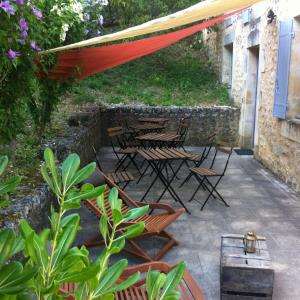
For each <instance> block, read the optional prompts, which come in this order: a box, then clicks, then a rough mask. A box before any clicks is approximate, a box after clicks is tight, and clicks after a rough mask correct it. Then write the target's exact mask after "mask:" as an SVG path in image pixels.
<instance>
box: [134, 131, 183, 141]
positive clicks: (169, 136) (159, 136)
mask: <svg viewBox="0 0 300 300" xmlns="http://www.w3.org/2000/svg"><path fill="white" fill-rule="evenodd" d="M178 138H180V135H179V134H177V133H174V132H163V133H155V132H153V133H147V134H144V135H140V136H137V137H136V139H137V140H140V141H158V142H172V141H174V140H176V139H178Z"/></svg>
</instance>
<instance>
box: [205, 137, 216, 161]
mask: <svg viewBox="0 0 300 300" xmlns="http://www.w3.org/2000/svg"><path fill="white" fill-rule="evenodd" d="M215 137H216V134H215V133H213V134H211V135H209V136H208V137H207V140H206V142H205V146H204V151H203V153H202V158H203V159H206V158H207V157H208V155H209V153H210V151H211V148H212V147H213V145H214V139H215Z"/></svg>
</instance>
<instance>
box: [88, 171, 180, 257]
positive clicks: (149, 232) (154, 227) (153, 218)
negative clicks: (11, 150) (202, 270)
mask: <svg viewBox="0 0 300 300" xmlns="http://www.w3.org/2000/svg"><path fill="white" fill-rule="evenodd" d="M104 179H105V182H106V184H107V189H106V191H105V197H104V200H105V206H106V210H107V211H108V216H109V218H112V212H111V211H110V205H109V202H108V194H109V190H110V188H112V187H116V188H118V187H117V186H116V185H115V184H114V183H113V182H112V181H111V180H110V179H109V178H108V177H107V176H105V175H104ZM118 190H119V198H120V199H122V200H123V207H122V212H123V213H126V212H127V211H128V210H130V209H131V208H134V207H140V206H144V205H149V208H150V210H160V211H163V212H158V213H156V214H151V215H150V214H146V215H145V216H143V217H141V218H138V219H136V220H132V221H130V222H128V223H126V224H124V226H127V225H129V224H133V223H136V222H140V221H143V222H144V223H145V230H144V232H143V233H142V234H141V235H140V236H138V237H136V238H134V239H129V240H127V241H126V243H127V244H126V247H125V249H124V251H126V252H128V253H130V254H132V255H134V256H137V257H140V258H142V259H144V260H147V261H156V260H159V259H160V258H161V257H162V256H163V255H164V254H165V253H166V252H167V251H168V250H169V249H171V248H172V247H173V246H175V245H177V241H176V240H175V238H174V237H173V236H172V235H171V234H170V233H168V232H167V231H166V230H165V229H166V228H167V227H168V226H169V225H170V224H172V223H173V222H174V221H175V220H176V219H177V218H178V217H179V216H180V215H181V214H182V213H184V212H185V209H184V208H180V209H176V210H175V209H173V208H172V207H171V206H169V205H166V204H158V203H146V202H138V201H135V200H133V199H131V198H130V197H129V196H128V195H127V194H126V193H125V192H124V191H122V190H121V189H119V188H118ZM84 203H85V205H86V206H87V208H88V209H89V210H90V211H91V212H92V213H93V214H94V215H96V216H97V217H98V218H99V219H100V218H101V216H102V212H101V210H100V209H99V207H98V205H97V203H96V200H89V201H85V202H84ZM151 236H159V237H163V238H165V239H166V240H167V242H166V243H165V245H164V246H163V247H162V248H161V249H160V250H159V251H158V253H157V254H156V255H154V256H150V255H149V254H147V252H146V251H145V250H143V249H142V247H141V246H139V245H138V244H137V243H136V242H135V240H136V239H141V238H148V237H151ZM84 245H85V246H86V247H96V246H100V245H103V240H100V235H99V234H98V235H97V236H96V237H93V238H92V239H90V240H88V241H87V242H85V243H84ZM128 246H130V247H128Z"/></svg>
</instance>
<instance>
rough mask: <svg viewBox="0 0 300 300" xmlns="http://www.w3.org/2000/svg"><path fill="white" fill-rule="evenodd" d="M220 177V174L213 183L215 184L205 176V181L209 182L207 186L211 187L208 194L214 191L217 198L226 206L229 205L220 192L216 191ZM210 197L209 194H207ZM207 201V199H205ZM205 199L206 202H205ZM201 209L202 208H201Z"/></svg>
mask: <svg viewBox="0 0 300 300" xmlns="http://www.w3.org/2000/svg"><path fill="white" fill-rule="evenodd" d="M221 179H222V176H221V177H220V178H219V179H218V181H217V182H216V183H215V185H213V184H212V183H211V182H210V181H209V180H208V179H207V178H206V180H207V183H208V184H209V186H210V187H211V192H210V195H213V193H214V192H215V193H216V194H217V195H218V197H219V199H220V200H221V201H222V202H223V203H224V204H225V206H227V207H230V206H229V204H228V203H227V202H226V201H225V200H224V198H223V197H222V196H221V195H220V193H219V192H218V191H217V189H216V188H217V185H218V184H219V183H220V181H221ZM209 197H210V196H209ZM207 201H208V200H207ZM207 201H206V202H207ZM201 210H202V209H201Z"/></svg>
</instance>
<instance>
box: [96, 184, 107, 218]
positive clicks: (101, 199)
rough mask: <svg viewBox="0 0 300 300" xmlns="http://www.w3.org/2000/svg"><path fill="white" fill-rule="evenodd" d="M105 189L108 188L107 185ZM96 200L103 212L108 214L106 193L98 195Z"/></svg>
mask: <svg viewBox="0 0 300 300" xmlns="http://www.w3.org/2000/svg"><path fill="white" fill-rule="evenodd" d="M105 189H106V186H105ZM96 202H97V205H98V207H99V208H100V209H101V211H102V213H103V214H105V215H106V214H107V212H106V208H105V205H104V193H102V194H101V195H100V196H98V197H97V198H96Z"/></svg>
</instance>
